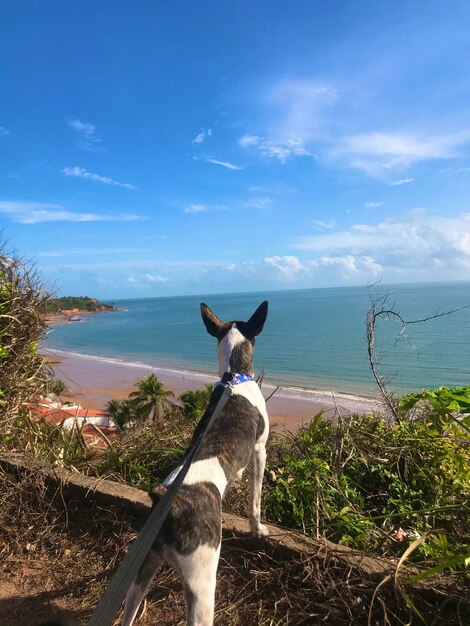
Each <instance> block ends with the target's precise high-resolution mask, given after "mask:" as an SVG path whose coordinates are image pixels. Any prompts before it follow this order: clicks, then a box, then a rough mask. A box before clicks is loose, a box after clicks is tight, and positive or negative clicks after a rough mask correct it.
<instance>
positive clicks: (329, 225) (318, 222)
mask: <svg viewBox="0 0 470 626" xmlns="http://www.w3.org/2000/svg"><path fill="white" fill-rule="evenodd" d="M312 222H313V223H314V224H315V226H319V227H320V228H334V226H335V225H336V222H335V220H329V221H328V222H323V221H322V220H312Z"/></svg>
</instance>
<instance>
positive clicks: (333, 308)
mask: <svg viewBox="0 0 470 626" xmlns="http://www.w3.org/2000/svg"><path fill="white" fill-rule="evenodd" d="M369 291H370V290H369V289H368V288H366V287H342V288H326V289H302V290H286V291H272V292H256V293H235V294H221V295H201V296H180V297H165V298H142V299H128V300H116V301H115V302H114V304H115V305H116V306H117V307H118V308H119V310H118V311H116V312H112V313H103V314H99V315H84V316H83V320H84V321H82V322H73V323H69V324H60V325H55V326H53V327H51V328H50V329H49V330H50V332H49V334H48V336H47V338H46V340H45V342H44V347H45V348H52V349H59V350H63V351H67V352H75V353H79V354H90V355H94V356H99V357H102V358H105V359H119V360H123V361H127V362H133V363H142V364H147V365H153V366H157V367H161V368H168V369H176V370H182V371H198V372H207V373H215V374H216V373H217V358H216V340H215V339H214V338H213V337H210V336H209V335H208V334H207V332H206V329H205V327H204V325H203V323H202V320H201V315H200V310H199V304H200V302H206V303H207V304H208V305H209V306H210V307H211V308H212V309H213V311H214V312H215V313H216V314H217V315H218V316H219V317H220V318H221V319H222V320H224V321H228V320H237V319H239V320H247V319H248V318H249V317H250V315H251V314H252V313H253V312H254V310H255V309H256V307H257V306H258V305H259V304H260V303H261V302H262V301H263V300H268V301H269V313H268V318H267V321H266V324H265V328H264V330H263V333H262V334H261V335H260V336H259V337H258V338H257V339H256V349H255V366H256V370H257V371H260V370H262V369H263V370H265V376H266V379H267V380H268V381H269V382H272V383H274V384H279V385H282V386H292V387H307V388H311V389H329V390H334V391H342V392H347V393H354V394H358V395H373V394H374V393H375V392H376V387H375V383H374V380H373V376H372V372H371V369H370V365H369V361H368V351H367V341H366V316H367V312H368V310H369V307H370V304H371V300H370V294H369ZM371 291H372V294H373V295H372V297H374V298H380V297H382V296H384V295H387V294H388V300H387V302H386V303H385V305H384V306H385V308H386V309H393V310H394V311H396V312H399V313H400V314H401V316H402V317H403V318H404V319H405V320H408V321H413V320H417V319H423V318H427V317H430V316H433V315H436V314H440V313H444V312H446V311H449V310H452V309H456V308H458V307H463V306H465V305H469V304H470V283H467V282H462V283H446V284H443V283H439V284H437V283H427V284H403V285H395V286H383V285H376V286H375V287H373V288H372V289H371ZM402 330H403V329H402V325H401V323H400V322H399V320H398V319H397V318H393V317H392V318H391V319H388V320H386V319H379V320H378V321H377V325H376V342H377V344H376V353H377V356H378V361H379V367H380V371H381V373H382V375H383V376H384V377H385V378H386V379H387V380H388V381H390V382H389V387H390V389H392V390H394V391H397V392H399V393H403V392H408V391H413V390H418V389H421V388H434V387H437V386H440V385H447V386H454V385H468V384H470V308H468V309H462V310H459V311H457V312H454V313H452V314H451V315H443V316H441V317H437V318H436V319H433V320H430V321H427V322H425V323H419V324H407V326H406V328H405V331H404V332H402V333H401V334H400V332H401V331H402Z"/></svg>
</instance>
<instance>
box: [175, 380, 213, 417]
mask: <svg viewBox="0 0 470 626" xmlns="http://www.w3.org/2000/svg"><path fill="white" fill-rule="evenodd" d="M213 391H214V385H204V387H201V388H200V389H196V391H185V392H184V393H182V394H181V395H180V402H181V404H182V405H183V414H184V415H186V417H192V418H193V419H194V420H195V421H199V420H200V419H201V417H202V416H203V415H204V412H205V410H206V408H207V405H208V404H209V400H210V397H211V395H212V392H213Z"/></svg>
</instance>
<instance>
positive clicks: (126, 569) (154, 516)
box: [88, 379, 233, 626]
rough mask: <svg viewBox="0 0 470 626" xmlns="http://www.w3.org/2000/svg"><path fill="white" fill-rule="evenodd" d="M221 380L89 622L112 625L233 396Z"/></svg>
mask: <svg viewBox="0 0 470 626" xmlns="http://www.w3.org/2000/svg"><path fill="white" fill-rule="evenodd" d="M222 382H224V386H225V388H224V390H223V392H222V395H221V396H220V398H219V401H218V402H217V405H216V406H215V408H214V411H213V413H212V415H210V414H209V415H208V412H209V411H210V404H209V407H208V410H207V412H206V414H205V415H204V416H203V417H202V419H201V421H200V422H199V425H200V427H201V429H200V431H199V433H197V430H196V435H197V437H196V441H195V443H194V445H193V447H192V448H191V450H190V451H189V453H188V455H187V457H186V460H185V462H184V465H183V467H182V468H181V470H180V471H179V472H178V474H177V475H176V477H175V479H174V480H173V482H172V483H171V485H170V486H169V487H168V489H167V490H166V492H165V493H164V495H163V496H162V497H161V499H160V500H159V502H158V504H157V505H156V506H155V508H154V509H153V511H152V512H151V514H150V515H149V517H148V518H147V521H146V522H145V524H144V527H143V528H142V530H141V531H140V533H139V535H138V537H137V539H135V541H134V543H133V544H132V545H131V547H130V548H129V551H128V552H127V554H126V556H125V557H124V559H123V560H122V562H121V565H120V566H119V568H118V570H117V572H116V573H115V574H114V576H113V578H112V579H111V583H110V584H109V587H108V588H107V589H106V591H105V592H104V594H103V596H102V597H101V600H100V601H99V603H98V605H97V607H96V609H95V610H94V612H93V615H92V616H91V619H90V621H89V622H88V626H111V624H112V623H113V620H114V617H115V615H116V613H117V612H118V611H119V609H120V607H121V604H122V603H123V601H124V598H125V597H126V593H127V590H128V589H129V587H130V585H131V583H132V582H133V581H134V579H135V577H136V576H137V574H138V572H139V570H140V568H141V567H142V564H143V562H144V560H145V558H146V557H147V555H148V553H149V552H150V548H151V547H152V545H153V542H154V541H155V539H156V537H157V535H158V533H159V532H160V530H161V527H162V525H163V522H164V521H165V519H166V517H167V515H168V513H169V512H170V507H171V503H172V502H173V500H174V498H175V496H176V493H177V492H178V489H179V488H180V486H181V483H182V482H183V480H184V478H185V476H186V474H187V473H188V471H189V468H190V466H191V463H192V461H193V459H194V457H195V456H196V453H197V451H198V450H199V447H200V445H201V443H202V440H203V439H204V436H205V435H206V433H207V432H208V431H209V430H210V428H211V427H212V425H213V423H214V422H215V420H216V419H217V417H218V416H219V415H220V413H221V411H222V409H223V408H224V406H225V404H226V403H227V401H228V400H229V398H230V397H231V396H232V393H233V392H232V384H231V379H230V380H225V381H224V380H222ZM204 422H205V423H204Z"/></svg>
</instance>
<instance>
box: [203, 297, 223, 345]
mask: <svg viewBox="0 0 470 626" xmlns="http://www.w3.org/2000/svg"><path fill="white" fill-rule="evenodd" d="M201 315H202V321H203V322H204V325H205V327H206V328H207V332H208V333H209V335H212V336H213V337H217V334H218V332H219V331H220V329H221V328H222V325H223V322H221V321H220V320H219V318H218V317H217V315H216V314H215V313H214V312H213V311H211V310H210V308H209V307H208V306H207V304H204V302H202V303H201Z"/></svg>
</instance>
